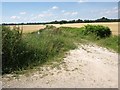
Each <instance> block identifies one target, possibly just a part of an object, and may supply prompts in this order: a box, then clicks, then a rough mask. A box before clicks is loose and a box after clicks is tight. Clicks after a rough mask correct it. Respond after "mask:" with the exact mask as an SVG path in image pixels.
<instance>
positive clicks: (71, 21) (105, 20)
mask: <svg viewBox="0 0 120 90" xmlns="http://www.w3.org/2000/svg"><path fill="white" fill-rule="evenodd" d="M119 21H120V19H108V18H106V17H102V18H100V19H96V20H82V19H78V20H69V21H67V20H61V21H57V20H55V21H52V22H46V23H39V22H35V23H17V24H16V23H9V24H7V23H2V25H39V24H67V23H95V22H119Z"/></svg>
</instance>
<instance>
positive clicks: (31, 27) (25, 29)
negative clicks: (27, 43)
mask: <svg viewBox="0 0 120 90" xmlns="http://www.w3.org/2000/svg"><path fill="white" fill-rule="evenodd" d="M87 24H92V25H103V26H108V27H109V28H110V29H111V30H112V33H113V35H118V22H107V23H105V22H104V23H72V24H61V25H60V24H48V25H53V26H56V27H77V28H79V27H83V26H84V25H87ZM19 26H20V27H22V25H19ZM11 27H13V26H11ZM45 27H46V26H45V25H23V33H30V32H34V31H37V30H39V29H43V28H45Z"/></svg>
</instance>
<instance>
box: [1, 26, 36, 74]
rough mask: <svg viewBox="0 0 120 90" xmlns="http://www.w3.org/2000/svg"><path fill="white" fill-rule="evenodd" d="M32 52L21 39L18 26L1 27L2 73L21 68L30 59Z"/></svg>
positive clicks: (27, 63)
mask: <svg viewBox="0 0 120 90" xmlns="http://www.w3.org/2000/svg"><path fill="white" fill-rule="evenodd" d="M33 55H34V52H33V51H32V50H31V49H30V48H28V47H27V44H26V43H24V42H23V40H22V32H21V30H20V29H19V28H16V27H14V28H13V29H12V30H11V29H10V28H9V27H4V26H3V27H2V73H3V74H4V73H11V72H13V71H15V70H21V69H23V68H25V67H26V66H28V65H29V63H30V62H31V61H32V60H31V59H32V58H33Z"/></svg>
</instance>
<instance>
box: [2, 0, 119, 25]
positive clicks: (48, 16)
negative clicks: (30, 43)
mask: <svg viewBox="0 0 120 90" xmlns="http://www.w3.org/2000/svg"><path fill="white" fill-rule="evenodd" d="M101 17H107V18H118V3H117V2H84V1H83V0H79V1H76V2H2V23H26V22H50V21H55V20H58V21H60V20H73V19H82V20H85V19H98V18H101Z"/></svg>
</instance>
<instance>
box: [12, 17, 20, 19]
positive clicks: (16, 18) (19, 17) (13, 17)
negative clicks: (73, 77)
mask: <svg viewBox="0 0 120 90" xmlns="http://www.w3.org/2000/svg"><path fill="white" fill-rule="evenodd" d="M10 18H11V19H20V17H19V16H11V17H10Z"/></svg>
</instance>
